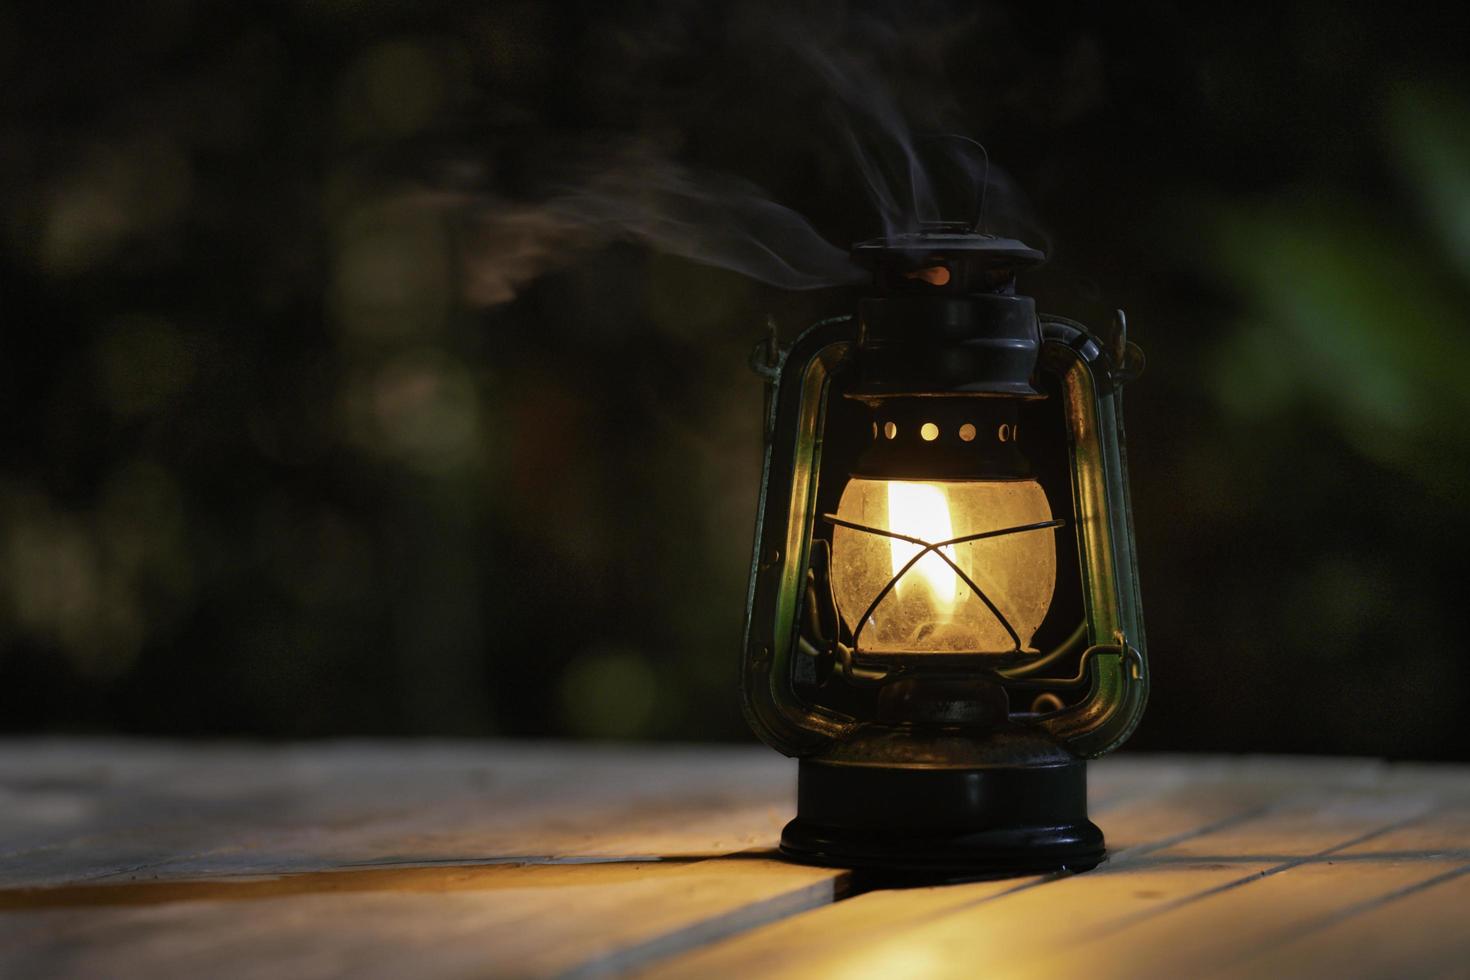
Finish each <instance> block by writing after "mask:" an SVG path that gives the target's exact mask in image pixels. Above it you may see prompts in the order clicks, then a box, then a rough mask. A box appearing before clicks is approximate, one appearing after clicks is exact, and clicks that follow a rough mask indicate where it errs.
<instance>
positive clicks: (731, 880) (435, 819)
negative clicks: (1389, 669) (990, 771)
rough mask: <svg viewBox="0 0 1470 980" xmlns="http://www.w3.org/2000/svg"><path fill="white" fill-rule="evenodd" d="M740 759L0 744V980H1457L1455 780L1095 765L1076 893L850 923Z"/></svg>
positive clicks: (1141, 760)
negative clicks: (1257, 979) (1089, 860)
mask: <svg viewBox="0 0 1470 980" xmlns="http://www.w3.org/2000/svg"><path fill="white" fill-rule="evenodd" d="M793 782H794V766H793V764H792V763H790V762H789V761H787V760H785V759H782V758H781V757H779V756H777V755H775V754H774V753H772V752H769V751H767V750H764V749H761V748H754V747H753V748H749V749H746V748H709V747H699V748H693V747H690V748H626V749H607V748H583V747H568V746H554V745H534V744H531V745H528V744H511V743H445V742H394V743H376V742H344V743H325V744H314V745H301V746H282V747H259V746H246V745H239V746H230V745H210V746H202V747H201V746H182V745H178V744H172V743H151V742H120V741H116V740H97V741H87V740H14V739H12V740H8V741H3V742H0V976H3V977H47V976H85V977H109V978H112V977H150V978H151V977H189V978H201V977H261V978H265V977H270V978H273V980H274V978H279V977H337V976H350V977H416V978H417V977H424V978H435V977H482V976H528V975H529V976H539V975H607V974H632V975H640V976H641V975H648V976H668V977H720V976H736V977H768V976H812V977H823V978H826V977H875V978H876V977H883V978H888V977H908V976H913V977H932V976H955V977H961V976H963V977H977V976H983V977H1083V976H1085V977H1088V978H1103V977H1203V976H1263V977H1319V976H1320V977H1333V978H1338V977H1420V976H1436V977H1438V976H1444V977H1470V768H1455V767H1432V766H1407V765H1397V766H1389V765H1384V764H1380V763H1373V762H1365V761H1357V760H1301V759H1261V758H1234V759H1224V758H1208V757H1191V758H1182V757H1181V758H1158V757H1129V756H1127V755H1126V754H1125V755H1124V756H1121V757H1114V758H1112V759H1109V760H1106V761H1103V762H1102V763H1099V764H1096V765H1095V766H1094V769H1093V774H1092V786H1091V790H1092V798H1093V818H1094V820H1095V821H1096V822H1097V823H1098V824H1099V825H1101V826H1102V828H1103V830H1104V832H1105V833H1106V834H1107V837H1108V843H1109V846H1110V856H1109V859H1108V861H1107V862H1106V863H1104V864H1103V865H1102V866H1101V867H1099V868H1098V869H1097V870H1095V871H1092V872H1089V873H1087V874H1083V875H1072V876H1067V875H1059V876H1046V877H1031V878H1017V879H1010V880H1007V881H994V882H982V883H976V884H967V885H951V886H947V887H940V888H917V889H904V890H880V891H868V892H865V893H861V894H859V893H855V890H854V889H852V888H851V887H850V883H849V882H848V880H847V877H846V876H845V875H843V874H842V873H840V872H832V871H826V870H822V869H813V868H803V867H798V866H794V865H789V864H786V863H784V862H782V861H780V860H779V859H777V858H776V857H775V855H774V852H773V848H774V845H775V843H776V840H777V836H778V834H779V832H780V828H781V825H782V823H784V821H785V820H786V819H787V818H788V817H789V816H790V814H791V811H792V807H793V796H794V793H793V790H794V786H793Z"/></svg>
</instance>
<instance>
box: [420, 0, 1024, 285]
mask: <svg viewBox="0 0 1470 980" xmlns="http://www.w3.org/2000/svg"><path fill="white" fill-rule="evenodd" d="M856 23H857V25H858V26H857V29H859V30H860V32H861V34H862V37H861V38H860V40H861V44H860V45H859V47H860V48H862V49H863V50H873V51H883V50H889V49H893V48H896V47H898V46H901V44H903V43H905V42H909V41H913V40H914V38H913V37H912V34H913V31H914V28H912V27H911V26H906V27H905V28H903V30H900V29H899V28H897V27H895V26H894V25H892V24H887V23H885V22H883V21H881V20H878V19H874V18H866V19H860V20H858V21H856ZM752 29H753V30H754V32H755V34H754V40H755V41H757V42H758V43H762V44H767V45H769V44H770V43H773V42H774V43H775V44H777V45H779V46H780V47H782V48H784V49H785V50H788V51H790V52H792V53H793V54H794V55H795V56H796V58H797V61H798V62H799V63H804V64H806V65H808V66H809V67H810V68H811V69H812V72H811V74H812V77H813V79H814V80H815V81H816V82H817V83H818V84H819V86H820V87H821V90H822V91H823V92H824V93H825V95H826V98H827V99H828V100H829V102H830V103H831V105H832V106H833V108H834V113H833V115H834V118H835V121H836V125H837V128H838V130H839V132H840V134H841V136H842V138H843V139H844V141H845V142H846V144H847V145H848V147H849V148H850V150H851V152H852V154H853V158H854V160H855V162H856V165H857V168H858V170H859V172H860V173H861V175H862V177H863V179H864V182H865V184H866V186H867V189H868V191H869V194H870V196H871V198H872V200H873V203H874V205H875V206H876V208H877V211H878V216H879V218H880V220H881V222H882V226H883V230H884V234H885V235H887V236H889V237H893V236H896V235H900V234H904V233H908V232H913V231H916V230H918V229H919V228H920V227H921V226H922V225H923V223H925V222H932V221H935V220H938V219H940V218H951V219H953V218H969V219H971V220H974V219H975V218H976V217H977V215H976V213H975V212H976V207H975V204H974V203H972V204H971V205H970V207H969V210H968V212H967V213H965V214H961V215H955V214H941V213H940V211H941V207H940V195H939V193H938V192H937V190H936V186H937V184H938V181H936V179H935V174H934V173H933V172H931V170H930V164H931V163H934V162H938V161H939V160H943V161H944V162H945V163H946V164H947V166H948V167H949V168H951V169H948V170H946V171H944V172H943V173H944V175H945V176H951V177H955V178H957V179H958V180H959V181H960V182H961V183H962V184H964V189H965V192H966V193H971V192H973V193H975V194H976V197H977V201H976V202H975V203H978V198H979V195H980V194H981V192H982V191H983V190H984V189H985V188H986V187H988V188H989V190H990V193H989V199H990V204H991V209H990V213H991V215H993V216H994V215H996V212H997V207H996V205H997V204H998V205H999V210H1000V211H1002V212H1008V213H1004V214H1003V215H1002V216H1003V217H1005V218H1009V219H1012V220H1011V221H1010V222H1009V223H1011V224H1014V223H1015V221H1014V219H1016V218H1020V219H1021V222H1020V223H1021V224H1023V225H1026V224H1028V223H1027V222H1025V220H1024V215H1025V213H1026V210H1025V208H1024V207H1023V206H1021V204H1020V197H1019V194H1017V193H1016V192H1015V189H1014V186H1013V185H1011V184H1010V183H1009V181H1008V178H1006V176H1005V175H1004V173H1002V172H1001V171H1000V170H999V169H998V168H990V167H989V164H988V161H987V162H984V163H982V156H981V152H980V151H977V150H976V149H975V148H974V147H972V146H969V145H967V143H966V142H964V141H959V140H954V139H949V138H943V137H941V138H939V139H933V140H930V139H925V138H921V137H917V136H916V135H915V133H914V131H913V129H912V127H911V126H910V123H909V119H908V117H907V115H906V114H905V112H904V111H903V108H902V107H901V106H900V104H899V100H898V99H897V97H896V96H895V94H894V92H893V89H892V88H891V86H889V85H888V84H886V83H885V81H884V79H883V77H882V75H881V74H880V72H879V71H878V69H877V68H876V67H875V65H874V64H873V62H872V61H871V60H870V59H868V58H865V57H864V56H863V55H861V54H860V53H859V52H858V51H857V50H855V49H854V48H853V47H852V46H851V45H847V44H844V43H841V42H840V41H839V40H838V39H836V38H835V37H833V36H831V35H830V34H822V35H820V36H819V34H818V33H816V32H815V29H813V28H812V27H811V25H810V24H802V23H797V21H796V19H795V18H794V17H793V19H791V20H789V21H783V23H781V24H779V25H777V24H772V23H768V22H766V21H764V20H762V21H760V22H759V23H758V24H756V26H754V27H753V28H752ZM924 43H926V44H928V43H930V42H928V41H925V42H924ZM944 102H945V100H944V99H940V98H931V99H929V105H931V106H936V105H940V104H942V103H944ZM588 160H589V161H590V162H588V163H586V164H584V165H583V166H582V168H581V169H580V170H578V171H574V172H573V174H572V176H570V177H564V178H562V179H561V180H560V181H559V182H558V183H557V184H556V185H555V186H553V187H551V188H549V189H548V190H547V191H545V192H544V193H543V194H542V196H541V199H540V200H539V201H537V202H535V203H528V202H524V201H521V202H511V201H507V200H503V199H500V198H496V197H493V196H483V195H482V196H465V195H457V196H452V197H450V198H445V197H444V196H440V197H439V198H438V200H439V201H440V202H441V203H446V204H449V205H451V206H452V207H453V209H454V211H455V212H456V214H457V215H458V216H460V217H462V218H463V219H464V220H465V221H466V223H467V225H468V228H469V234H468V235H467V236H466V246H465V252H466V255H465V257H466V263H467V275H466V282H467V294H468V295H467V298H468V300H469V301H470V302H472V303H475V304H478V305H494V304H498V303H503V302H507V301H509V300H510V299H512V298H514V297H515V295H516V294H517V292H518V291H519V290H520V289H521V287H522V286H524V284H525V283H527V282H529V281H530V280H532V279H534V278H536V277H537V276H540V275H542V274H544V273H546V272H548V271H550V270H552V269H553V268H555V267H557V266H560V265H564V264H566V263H568V262H570V261H572V259H573V257H574V256H575V255H576V254H577V253H578V252H579V251H581V250H584V249H588V248H595V247H598V246H602V245H606V244H608V243H611V242H617V241H626V242H634V243H639V244H643V245H646V246H648V247H650V248H653V249H655V250H658V251H661V252H666V253H670V254H673V255H678V256H681V257H683V258H687V259H690V260H693V261H696V262H701V263H704V264H707V265H712V266H717V267H720V268H724V269H730V270H733V271H735V272H738V273H741V274H743V275H746V276H749V277H751V278H752V279H756V280H759V281H760V282H764V283H767V284H770V285H772V286H776V287H779V288H783V289H817V288H822V287H827V286H837V285H843V284H848V283H853V282H857V281H859V280H861V279H862V278H863V277H864V275H865V274H864V272H863V271H862V270H861V269H860V268H859V267H858V266H857V265H856V264H855V263H854V262H853V261H852V259H851V257H850V256H849V254H848V253H847V251H846V250H845V249H842V248H839V247H837V246H835V245H833V244H832V243H830V242H828V241H827V240H826V239H824V238H823V237H822V236H821V235H820V234H818V233H817V231H816V229H814V228H813V227H812V226H811V224H810V223H809V222H808V221H807V220H806V219H805V218H804V217H802V216H801V215H800V214H798V213H797V212H795V211H793V210H792V209H790V208H788V207H785V206H783V205H781V204H778V203H776V202H775V201H774V200H772V199H771V197H770V196H769V195H768V194H766V193H765V192H764V191H763V190H761V188H759V187H757V186H755V185H754V184H752V183H750V182H748V181H745V180H742V179H739V178H736V177H732V176H729V175H723V174H716V173H709V172H699V171H695V170H692V169H690V168H689V167H687V166H684V165H682V164H680V163H677V162H675V161H673V160H670V159H668V158H667V157H665V156H662V155H661V154H659V153H658V152H656V151H655V150H654V149H653V148H652V147H651V146H650V145H649V144H646V143H633V144H630V145H629V146H628V147H626V148H625V149H623V150H621V151H615V152H614V153H612V154H608V153H607V152H606V150H605V149H604V148H602V147H599V148H598V151H597V152H596V153H593V154H589V157H588ZM951 204H953V202H951ZM1027 231H1028V233H1030V234H1031V237H1032V240H1033V242H1034V241H1035V234H1034V233H1035V231H1036V229H1034V227H1028V228H1027Z"/></svg>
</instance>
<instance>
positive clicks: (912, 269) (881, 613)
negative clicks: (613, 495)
mask: <svg viewBox="0 0 1470 980" xmlns="http://www.w3.org/2000/svg"><path fill="white" fill-rule="evenodd" d="M854 254H855V256H856V257H857V258H859V259H860V260H862V261H863V262H864V263H866V264H867V265H869V266H870V267H871V268H872V270H873V278H872V286H873V292H872V295H871V296H869V297H868V298H865V299H863V300H862V301H861V302H860V304H859V308H858V313H857V316H856V317H852V316H846V317H836V318H833V319H830V320H825V321H822V322H820V323H818V324H816V325H814V326H812V327H811V328H810V329H808V330H807V331H806V332H805V333H803V334H802V335H801V336H800V337H799V338H797V339H796V340H795V342H794V343H792V344H791V345H790V346H789V347H788V348H784V349H782V348H780V347H779V346H778V345H777V344H776V342H775V338H774V337H772V338H769V339H768V340H767V341H766V342H764V343H763V344H762V345H761V346H760V347H758V348H757V350H756V352H755V354H754V355H753V364H754V366H755V367H756V368H757V370H758V371H760V372H761V373H762V374H764V375H765V376H766V379H767V416H766V428H765V437H766V449H765V467H764V471H763V474H762V483H761V492H760V503H759V512H758V517H757V523H756V534H755V556H754V560H753V562H752V566H751V577H750V591H749V595H748V600H747V611H746V631H745V649H744V662H743V672H742V688H743V692H744V702H745V711H746V716H747V718H748V719H749V721H750V724H751V726H752V727H753V728H754V729H755V731H756V733H757V734H758V735H759V736H760V737H761V738H762V739H764V740H765V741H766V742H767V743H768V744H770V745H771V746H772V747H774V748H776V749H778V750H779V751H781V752H783V753H785V754H787V755H790V756H795V757H797V758H798V759H800V768H799V772H800V775H799V789H798V805H797V816H796V819H794V820H792V821H791V822H790V823H789V824H788V825H787V826H786V829H785V831H784V832H783V833H782V837H781V850H782V852H783V853H784V854H785V855H787V856H788V857H790V858H792V859H794V860H798V861H803V862H808V863H815V864H827V865H835V866H839V867H852V868H866V869H873V870H877V871H881V872H888V873H893V874H896V875H899V876H910V877H915V878H926V877H932V878H964V877H981V876H990V875H1000V874H1008V873H1022V872H1032V871H1043V870H1052V869H1059V868H1070V869H1073V870H1082V869H1086V868H1091V867H1093V866H1094V865H1096V864H1097V863H1098V862H1099V861H1100V860H1101V859H1102V856H1103V853H1104V848H1103V837H1102V833H1101V831H1099V830H1098V828H1097V827H1096V826H1095V825H1094V824H1092V823H1091V822H1090V821H1089V820H1088V818H1087V797H1086V762H1085V761H1084V760H1086V759H1087V758H1090V757H1093V756H1097V755H1101V754H1103V753H1104V752H1108V751H1109V750H1111V749H1113V748H1116V747H1117V746H1118V745H1119V744H1120V743H1122V742H1123V740H1124V739H1126V738H1127V737H1128V735H1129V733H1130V732H1132V730H1133V728H1134V726H1135V725H1137V723H1138V720H1139V716H1140V714H1141V713H1142V711H1143V706H1144V702H1145V700H1146V697H1147V693H1148V669H1147V661H1146V658H1145V655H1144V637H1143V618H1142V611H1141V609H1140V607H1139V599H1138V583H1137V576H1136V569H1135V563H1134V553H1133V552H1134V546H1133V530H1132V518H1131V515H1130V511H1129V502H1128V479H1127V477H1128V474H1127V464H1126V461H1125V458H1124V453H1123V423H1122V414H1121V398H1120V388H1121V386H1122V384H1123V383H1124V382H1125V381H1127V380H1129V379H1131V378H1133V377H1135V376H1136V375H1137V374H1138V372H1139V371H1140V370H1141V367H1142V362H1143V358H1142V355H1141V353H1140V352H1139V350H1138V348H1137V347H1136V346H1134V345H1132V344H1130V343H1128V340H1127V337H1126V332H1125V323H1124V320H1123V317H1122V314H1121V312H1120V313H1119V314H1118V316H1117V319H1116V320H1115V322H1114V323H1113V325H1112V329H1111V330H1110V331H1108V332H1107V334H1106V335H1105V336H1100V335H1099V334H1096V333H1094V332H1093V331H1090V330H1089V329H1087V328H1086V327H1084V326H1082V325H1081V324H1079V323H1076V322H1073V321H1071V320H1066V319H1063V318H1060V317H1047V316H1041V317H1038V316H1037V313H1036V307H1035V303H1034V301H1033V300H1032V299H1031V298H1030V297H1027V296H1023V295H1019V294H1017V293H1016V274H1017V273H1018V272H1019V271H1021V270H1023V269H1025V268H1027V267H1028V266H1031V265H1034V264H1036V263H1038V262H1040V261H1041V260H1042V258H1043V256H1042V255H1041V253H1040V252H1038V251H1036V250H1034V249H1031V248H1029V247H1027V246H1026V245H1024V244H1022V243H1021V242H1019V241H1016V240H1014V239H1008V238H998V237H994V236H991V235H986V234H980V233H977V232H975V231H973V230H971V228H970V227H969V226H967V225H956V224H949V223H932V224H928V225H925V226H923V227H922V228H921V229H920V230H919V231H917V232H913V233H909V234H904V235H898V236H892V237H889V238H885V239H880V240H875V241H871V242H864V243H861V244H859V245H857V246H856V247H855V249H854Z"/></svg>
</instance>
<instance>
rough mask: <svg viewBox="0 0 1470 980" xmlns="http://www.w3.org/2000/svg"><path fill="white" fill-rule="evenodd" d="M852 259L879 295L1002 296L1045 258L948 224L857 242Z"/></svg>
mask: <svg viewBox="0 0 1470 980" xmlns="http://www.w3.org/2000/svg"><path fill="white" fill-rule="evenodd" d="M852 255H853V258H854V259H856V260H857V261H858V262H860V263H862V264H863V265H866V266H868V267H869V268H871V269H872V270H873V284H874V285H875V286H877V287H878V289H880V290H882V291H884V292H908V291H915V292H923V293H929V294H934V293H997V292H1006V291H1009V290H1010V289H1011V288H1013V286H1014V280H1015V275H1016V273H1017V272H1018V271H1020V270H1022V269H1029V268H1031V267H1032V266H1035V265H1039V264H1040V263H1042V262H1044V261H1045V260H1046V255H1045V253H1043V252H1041V251H1038V250H1037V249H1034V248H1032V247H1031V246H1029V245H1027V244H1026V243H1025V242H1022V241H1019V240H1017V239H1015V238H1000V237H997V236H995V235H986V234H982V233H980V232H976V231H972V230H971V229H970V228H969V227H968V226H966V225H963V224H954V223H948V222H945V223H939V222H935V223H932V224H928V225H926V226H925V227H924V228H923V229H921V230H920V231H916V232H910V233H907V234H902V235H894V236H892V237H888V238H873V239H869V240H868V241H865V242H858V243H857V244H856V245H854V246H853V247H852Z"/></svg>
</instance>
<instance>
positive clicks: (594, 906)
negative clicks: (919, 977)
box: [0, 857, 837, 980]
mask: <svg viewBox="0 0 1470 980" xmlns="http://www.w3.org/2000/svg"><path fill="white" fill-rule="evenodd" d="M836 881H837V879H836V877H835V876H834V875H832V874H831V873H829V872H826V871H823V870H820V869H813V868H801V867H796V866H793V865H789V864H786V863H784V862H779V861H772V860H769V859H765V858H759V857H757V858H753V859H739V858H735V859H723V860H712V861H695V862H692V863H687V864H682V863H677V862H669V863H655V864H647V863H630V864H580V865H550V864H544V865H529V866H522V867H516V866H511V865H489V866H470V867H459V868H443V867H441V868H384V869H374V870H371V871H348V872H313V873H307V874H300V875H290V876H284V877H276V878H269V877H267V878H253V879H250V878H246V879H241V878H223V879H222V878H214V879H210V880H208V881H204V882H189V881H177V880H174V881H163V882H159V883H153V882H143V883H136V884H131V885H95V884H94V885H88V886H81V887H73V888H63V889H54V890H50V891H52V894H46V893H45V892H43V893H42V894H39V895H38V894H35V893H32V894H31V895H30V896H26V898H28V899H29V902H18V901H17V900H16V899H17V896H14V895H12V896H10V901H8V902H7V904H8V905H10V906H11V907H10V908H6V909H4V910H3V912H0V975H4V976H15V977H21V976H24V977H40V976H108V977H133V976H136V977H161V978H169V977H179V978H197V977H206V976H207V977H236V978H251V980H254V978H261V980H265V978H272V980H274V978H278V977H283V976H289V977H341V976H351V977H405V976H412V977H456V976H481V975H492V974H493V975H510V976H548V975H561V974H582V975H597V974H602V973H609V972H616V971H621V970H627V969H630V968H632V967H635V966H638V965H640V964H642V963H644V962H647V961H650V960H653V959H656V958H659V957H663V956H669V955H671V954H675V953H678V952H680V951H681V950H684V949H690V948H697V947H698V946H701V945H703V944H706V943H708V942H711V941H714V940H717V939H720V938H722V937H725V936H728V935H731V934H732V933H735V932H739V931H741V930H745V929H750V928H753V927H756V926H759V925H761V924H763V923H766V922H770V921H773V920H777V919H780V918H784V917H787V916H790V915H792V914H795V913H797V912H801V911H803V910H806V909H810V908H813V907H815V906H818V905H822V904H825V903H828V902H830V901H831V900H832V898H833V890H834V886H835V883H836ZM17 904H20V905H25V906H27V907H25V908H21V909H17V908H15V906H16V905H17Z"/></svg>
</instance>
